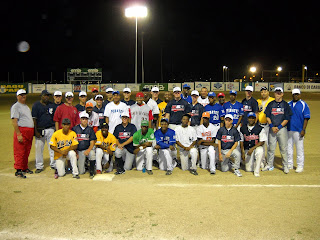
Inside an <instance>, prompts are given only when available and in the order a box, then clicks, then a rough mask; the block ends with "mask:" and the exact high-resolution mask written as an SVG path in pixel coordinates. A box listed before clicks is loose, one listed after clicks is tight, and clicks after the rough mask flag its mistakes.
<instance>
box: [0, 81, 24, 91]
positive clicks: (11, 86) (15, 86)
mask: <svg viewBox="0 0 320 240" xmlns="http://www.w3.org/2000/svg"><path fill="white" fill-rule="evenodd" d="M19 89H24V90H26V91H27V92H28V84H27V83H16V84H1V86H0V93H5V94H9V93H17V91H18V90H19Z"/></svg>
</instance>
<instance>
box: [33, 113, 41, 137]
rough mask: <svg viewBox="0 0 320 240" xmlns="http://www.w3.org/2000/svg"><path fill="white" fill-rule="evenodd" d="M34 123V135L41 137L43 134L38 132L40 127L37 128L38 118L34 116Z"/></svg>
mask: <svg viewBox="0 0 320 240" xmlns="http://www.w3.org/2000/svg"><path fill="white" fill-rule="evenodd" d="M33 124H34V135H35V136H36V137H37V138H40V137H41V134H40V133H39V132H38V129H37V119H36V118H33Z"/></svg>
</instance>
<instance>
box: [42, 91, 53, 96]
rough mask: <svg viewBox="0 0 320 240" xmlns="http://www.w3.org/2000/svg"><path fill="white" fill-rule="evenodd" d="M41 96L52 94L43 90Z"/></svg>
mask: <svg viewBox="0 0 320 240" xmlns="http://www.w3.org/2000/svg"><path fill="white" fill-rule="evenodd" d="M41 95H42V96H43V95H52V94H51V93H49V92H48V90H42V92H41Z"/></svg>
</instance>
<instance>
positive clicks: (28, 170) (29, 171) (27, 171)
mask: <svg viewBox="0 0 320 240" xmlns="http://www.w3.org/2000/svg"><path fill="white" fill-rule="evenodd" d="M22 172H24V173H29V174H33V171H31V170H30V169H29V168H27V169H26V170H23V171H22Z"/></svg>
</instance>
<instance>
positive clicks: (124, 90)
mask: <svg viewBox="0 0 320 240" xmlns="http://www.w3.org/2000/svg"><path fill="white" fill-rule="evenodd" d="M122 92H130V93H131V89H130V88H124V89H123V91H122Z"/></svg>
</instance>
